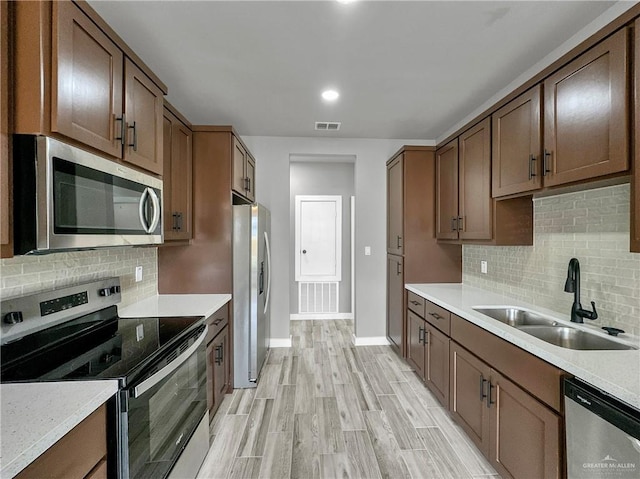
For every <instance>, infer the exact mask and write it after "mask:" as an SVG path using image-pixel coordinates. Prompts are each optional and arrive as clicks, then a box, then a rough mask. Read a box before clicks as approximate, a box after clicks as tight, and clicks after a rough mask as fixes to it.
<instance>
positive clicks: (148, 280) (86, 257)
mask: <svg viewBox="0 0 640 479" xmlns="http://www.w3.org/2000/svg"><path fill="white" fill-rule="evenodd" d="M136 266H142V267H143V268H144V273H143V275H142V281H141V282H139V283H136V282H135V268H136ZM111 276H119V277H120V284H121V286H122V301H121V303H120V306H121V307H122V306H128V305H130V304H132V303H135V302H136V301H139V300H141V299H144V298H147V297H149V296H153V295H154V294H156V293H157V291H158V248H108V249H98V250H94V251H74V252H70V253H53V254H48V255H43V256H16V257H15V258H7V259H3V260H0V278H2V281H1V283H0V298H2V299H7V298H13V297H15V296H22V295H26V294H31V293H36V292H39V291H48V290H52V289H58V288H62V287H65V286H70V285H73V284H77V283H83V282H86V281H92V280H95V279H100V278H108V277H111Z"/></svg>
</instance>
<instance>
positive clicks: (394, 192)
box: [387, 155, 404, 255]
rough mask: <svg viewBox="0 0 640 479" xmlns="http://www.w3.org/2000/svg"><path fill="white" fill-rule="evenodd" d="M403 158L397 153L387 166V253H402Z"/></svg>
mask: <svg viewBox="0 0 640 479" xmlns="http://www.w3.org/2000/svg"><path fill="white" fill-rule="evenodd" d="M403 160H404V158H403V155H399V156H398V157H397V158H396V159H394V160H393V161H392V162H391V163H390V164H389V165H388V166H387V253H391V254H398V255H401V254H402V253H403V249H404V248H403V244H404V233H403V219H404V207H403V206H404V203H403V198H404V192H403V189H404V174H403V167H404V161H403Z"/></svg>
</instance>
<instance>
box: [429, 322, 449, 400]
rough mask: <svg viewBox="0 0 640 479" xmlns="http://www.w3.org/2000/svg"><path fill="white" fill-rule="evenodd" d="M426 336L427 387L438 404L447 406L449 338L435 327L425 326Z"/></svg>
mask: <svg viewBox="0 0 640 479" xmlns="http://www.w3.org/2000/svg"><path fill="white" fill-rule="evenodd" d="M425 334H426V336H425V339H424V342H425V343H426V358H425V359H426V369H425V379H426V382H427V387H428V388H429V389H430V390H431V392H432V393H433V394H434V396H435V397H436V398H437V399H438V401H440V403H441V404H442V405H443V406H445V407H448V405H449V342H450V341H449V338H448V337H447V336H445V335H444V334H442V333H441V332H440V331H438V330H437V329H436V328H435V327H433V326H431V325H429V324H427V328H426V332H425Z"/></svg>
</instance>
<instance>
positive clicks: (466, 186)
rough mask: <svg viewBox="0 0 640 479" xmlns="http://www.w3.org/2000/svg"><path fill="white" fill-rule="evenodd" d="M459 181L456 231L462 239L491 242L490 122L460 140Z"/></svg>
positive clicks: (470, 130) (487, 120) (468, 131)
mask: <svg viewBox="0 0 640 479" xmlns="http://www.w3.org/2000/svg"><path fill="white" fill-rule="evenodd" d="M458 145H459V148H460V158H459V164H458V170H459V171H458V175H459V180H460V189H459V197H460V200H459V203H458V217H457V221H456V222H455V223H456V228H457V230H458V234H459V237H460V239H474V240H490V239H491V219H492V211H491V205H492V202H491V121H490V119H489V118H487V119H485V120H484V121H482V122H480V123H479V124H477V125H476V126H474V127H472V128H470V129H469V130H467V131H466V132H464V133H463V134H462V135H460V138H459V140H458Z"/></svg>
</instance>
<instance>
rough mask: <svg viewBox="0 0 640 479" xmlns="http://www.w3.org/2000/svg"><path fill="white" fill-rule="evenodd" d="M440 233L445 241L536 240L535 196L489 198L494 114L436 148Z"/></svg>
mask: <svg viewBox="0 0 640 479" xmlns="http://www.w3.org/2000/svg"><path fill="white" fill-rule="evenodd" d="M436 195H437V196H436V198H437V201H436V238H438V240H439V241H444V242H452V241H454V242H461V243H475V244H493V245H504V246H506V245H530V244H533V202H532V201H531V196H523V197H519V198H513V199H508V200H501V201H497V200H496V199H494V198H491V119H490V118H486V119H485V120H483V121H481V122H480V123H478V124H477V125H475V126H473V127H471V128H470V129H468V130H467V131H465V132H464V133H462V134H461V135H460V136H459V137H458V138H456V139H454V140H452V141H450V142H449V143H447V144H446V145H444V146H442V147H441V148H439V149H438V150H437V151H436Z"/></svg>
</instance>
